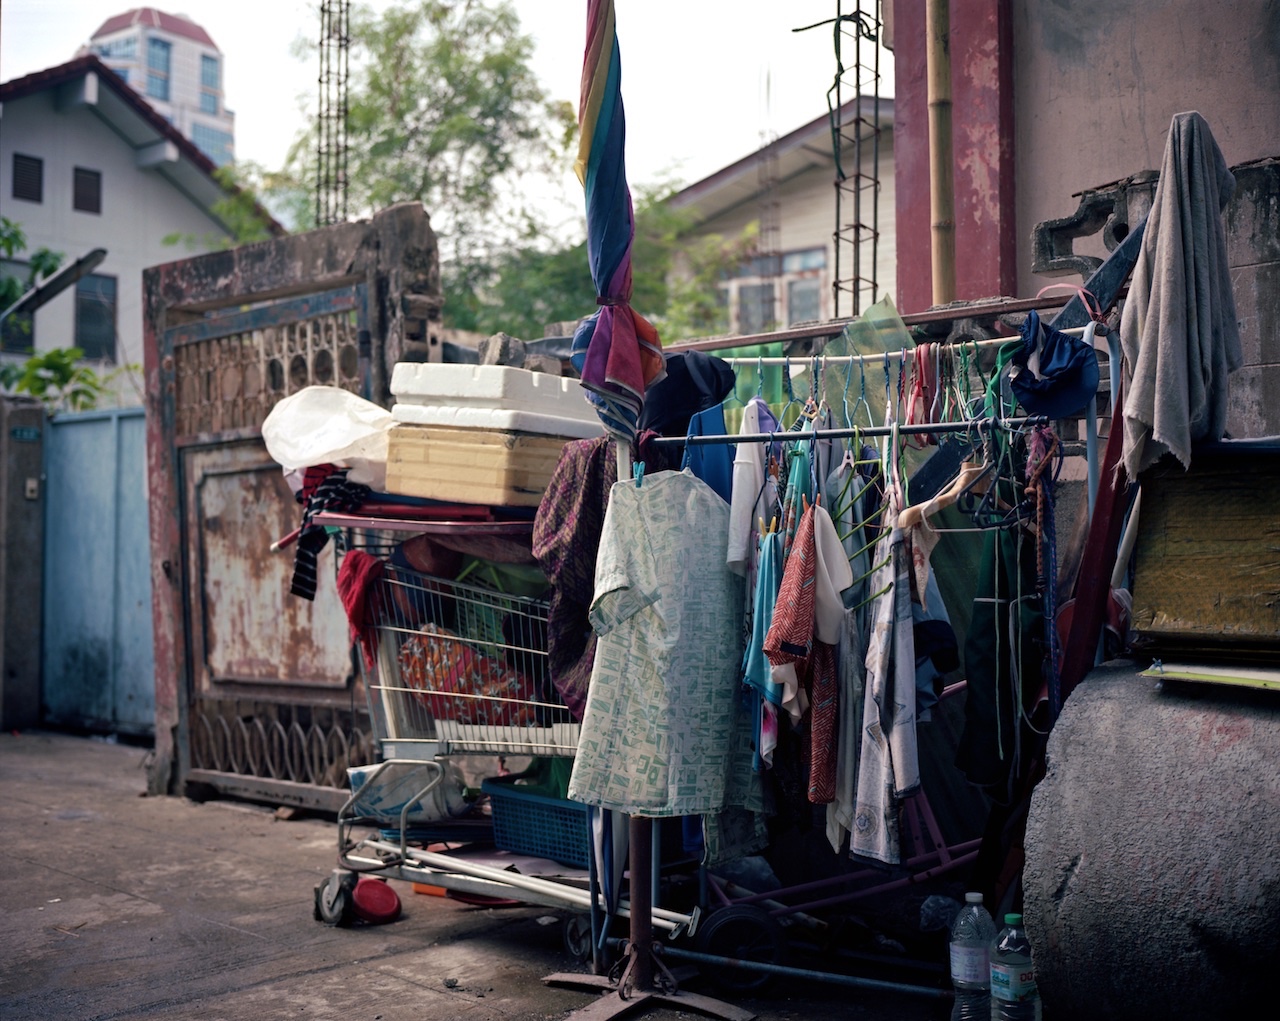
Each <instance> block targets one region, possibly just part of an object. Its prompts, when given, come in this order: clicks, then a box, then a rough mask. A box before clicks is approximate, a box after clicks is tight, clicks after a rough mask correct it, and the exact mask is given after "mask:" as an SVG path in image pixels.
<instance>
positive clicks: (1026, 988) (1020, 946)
mask: <svg viewBox="0 0 1280 1021" xmlns="http://www.w3.org/2000/svg"><path fill="white" fill-rule="evenodd" d="M991 1021H1040V991H1039V989H1037V988H1036V972H1035V965H1034V964H1033V963H1032V960H1031V941H1030V940H1028V939H1027V930H1026V929H1024V928H1023V927H1022V916H1021V915H1005V916H1004V928H1003V929H1001V930H1000V934H999V935H998V936H996V938H995V942H994V943H992V944H991Z"/></svg>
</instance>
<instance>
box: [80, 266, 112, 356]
mask: <svg viewBox="0 0 1280 1021" xmlns="http://www.w3.org/2000/svg"><path fill="white" fill-rule="evenodd" d="M76 347H78V348H80V350H82V351H83V352H84V356H85V357H86V358H93V359H99V360H102V361H107V362H114V361H115V360H116V278H115V277H106V276H98V275H97V274H95V273H90V274H89V275H88V276H84V277H81V278H80V279H79V280H78V281H77V282H76Z"/></svg>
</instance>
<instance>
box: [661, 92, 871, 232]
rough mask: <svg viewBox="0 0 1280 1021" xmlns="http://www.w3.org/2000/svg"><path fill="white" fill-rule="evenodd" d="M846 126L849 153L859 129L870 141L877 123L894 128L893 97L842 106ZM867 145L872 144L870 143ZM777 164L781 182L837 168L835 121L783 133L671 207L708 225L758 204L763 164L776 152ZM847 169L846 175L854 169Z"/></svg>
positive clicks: (671, 201) (681, 196) (676, 198)
mask: <svg viewBox="0 0 1280 1021" xmlns="http://www.w3.org/2000/svg"><path fill="white" fill-rule="evenodd" d="M840 124H841V130H842V134H843V135H844V136H845V143H844V151H845V152H846V153H847V152H848V151H849V149H850V148H851V147H852V142H851V141H850V139H851V138H852V137H853V133H854V130H855V128H857V129H860V130H861V131H862V133H863V137H864V138H866V137H867V136H868V134H869V132H870V130H871V128H872V126H874V125H879V127H880V128H881V129H882V130H890V131H891V130H892V129H893V99H892V98H884V97H881V98H879V99H875V98H872V97H868V96H864V97H862V98H861V99H860V100H858V99H851V100H849V102H847V103H845V104H844V105H843V106H842V107H841V108H840ZM864 144H866V143H864ZM770 149H772V156H773V160H774V165H773V167H772V168H771V173H770V176H771V177H773V179H774V181H775V182H776V183H777V184H785V183H786V182H787V181H789V180H791V179H792V178H794V177H797V176H799V175H800V174H803V173H806V172H807V171H809V170H813V169H814V168H817V167H826V168H827V169H834V166H835V160H834V158H833V156H832V152H831V117H830V115H829V114H823V115H822V116H821V117H818V118H816V119H815V120H812V121H810V122H809V123H808V124H805V125H803V126H801V127H798V128H796V129H795V130H794V131H791V132H789V133H788V134H785V135H783V136H782V137H781V138H779V139H777V140H776V141H775V142H773V143H772V145H771V146H762V147H761V148H759V149H757V150H756V151H755V152H753V153H751V154H750V155H749V156H744V157H743V158H742V159H740V160H738V161H737V162H736V163H730V164H729V165H728V166H727V167H725V168H723V169H722V170H717V171H716V172H715V173H714V174H711V175H710V176H708V177H704V178H703V179H702V180H701V181H695V182H694V183H693V184H691V185H689V186H688V187H687V188H685V189H683V190H681V191H678V192H676V193H675V195H673V196H672V197H671V198H669V199H668V200H667V203H668V204H669V205H670V206H671V207H672V208H674V209H685V210H688V211H689V212H691V213H692V214H693V215H694V216H696V217H697V218H698V220H699V222H705V221H707V220H710V219H712V218H713V217H716V216H719V215H720V214H721V213H725V212H727V211H729V210H730V209H733V208H734V207H735V206H739V205H741V204H742V203H744V202H754V201H756V200H758V199H759V197H760V192H761V174H760V171H761V169H762V164H763V162H764V160H765V159H766V157H768V156H769V154H770ZM850 169H851V168H850V167H849V166H848V165H847V164H846V165H845V172H846V173H848V172H849V171H850Z"/></svg>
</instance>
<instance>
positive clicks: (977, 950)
mask: <svg viewBox="0 0 1280 1021" xmlns="http://www.w3.org/2000/svg"><path fill="white" fill-rule="evenodd" d="M990 969H991V964H990V956H989V954H988V952H987V949H986V947H965V946H961V945H960V944H959V943H952V944H951V981H953V982H959V983H962V984H963V985H966V986H985V985H986V984H987V983H988V982H989V981H990V980H991V975H990Z"/></svg>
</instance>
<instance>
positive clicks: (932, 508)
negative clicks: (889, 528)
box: [898, 461, 991, 530]
mask: <svg viewBox="0 0 1280 1021" xmlns="http://www.w3.org/2000/svg"><path fill="white" fill-rule="evenodd" d="M990 470H991V465H989V464H987V463H986V462H985V461H963V462H961V464H960V474H958V475H957V476H956V477H955V479H954V480H953V481H952V483H951V485H950V486H948V487H947V488H946V489H944V490H943V491H942V492H940V493H938V494H937V495H936V496H934V497H933V498H932V499H930V500H926V501H925V502H924V503H918V504H915V505H914V506H912V507H908V508H907V509H906V510H904V511H903V512H902V513H901V514H899V515H898V527H899V528H901V529H904V530H905V529H908V528H915V527H916V525H918V524H920V523H921V522H922V521H924V519H925V518H928V517H931V516H933V515H934V514H936V513H937V512H938V511H940V510H942V509H944V508H946V507H950V506H951V505H952V504H953V503H955V502H956V501H957V500H959V499H960V497H961V496H962V495H963V494H964V493H965V492H966V491H971V492H975V494H976V493H977V492H979V491H980V492H982V493H985V492H986V491H987V488H988V487H989V485H990V480H985V479H984V476H986V475H987V474H988V473H989V472H990ZM979 487H981V489H980V490H979Z"/></svg>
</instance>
